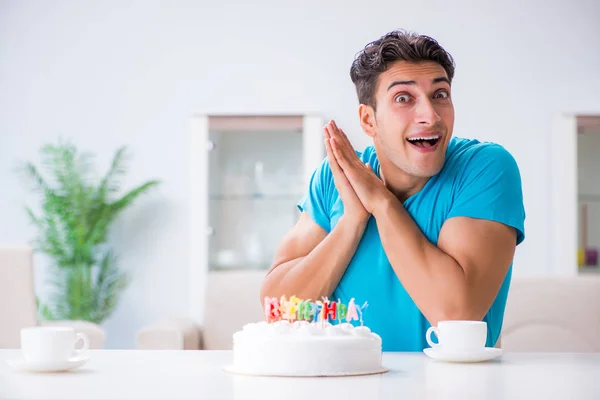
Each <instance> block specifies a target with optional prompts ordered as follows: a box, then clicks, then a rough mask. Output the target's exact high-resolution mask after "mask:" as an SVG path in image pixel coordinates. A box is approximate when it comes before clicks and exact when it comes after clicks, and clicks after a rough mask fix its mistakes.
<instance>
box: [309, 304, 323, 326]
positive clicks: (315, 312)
mask: <svg viewBox="0 0 600 400" xmlns="http://www.w3.org/2000/svg"><path fill="white" fill-rule="evenodd" d="M311 306H312V309H313V322H318V321H319V316H320V315H321V308H322V307H323V304H322V303H321V302H320V301H318V300H317V302H316V303H311Z"/></svg>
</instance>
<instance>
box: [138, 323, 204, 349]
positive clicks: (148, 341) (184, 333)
mask: <svg viewBox="0 0 600 400" xmlns="http://www.w3.org/2000/svg"><path fill="white" fill-rule="evenodd" d="M135 344H136V348H137V349H139V350H200V349H202V330H201V329H200V327H199V326H198V325H197V324H196V323H194V322H193V321H192V320H190V319H188V318H171V319H167V320H163V321H158V322H155V323H152V324H150V325H147V326H144V327H143V328H141V329H140V330H139V331H137V333H136V337H135Z"/></svg>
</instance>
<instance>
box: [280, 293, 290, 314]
mask: <svg viewBox="0 0 600 400" xmlns="http://www.w3.org/2000/svg"><path fill="white" fill-rule="evenodd" d="M287 308H288V300H287V297H285V296H281V298H280V299H279V314H280V315H281V319H286V316H287Z"/></svg>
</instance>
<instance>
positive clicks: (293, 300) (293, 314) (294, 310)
mask: <svg viewBox="0 0 600 400" xmlns="http://www.w3.org/2000/svg"><path fill="white" fill-rule="evenodd" d="M298 303H300V299H299V298H297V297H296V296H292V297H290V301H289V302H288V309H287V312H288V320H289V321H291V322H294V321H295V320H296V318H297V316H298Z"/></svg>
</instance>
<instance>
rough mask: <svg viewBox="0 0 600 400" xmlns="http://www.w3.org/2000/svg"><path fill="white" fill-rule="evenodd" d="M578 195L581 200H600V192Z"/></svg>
mask: <svg viewBox="0 0 600 400" xmlns="http://www.w3.org/2000/svg"><path fill="white" fill-rule="evenodd" d="M577 197H578V199H579V201H589V202H600V194H585V193H580V194H579V195H578V196H577Z"/></svg>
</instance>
